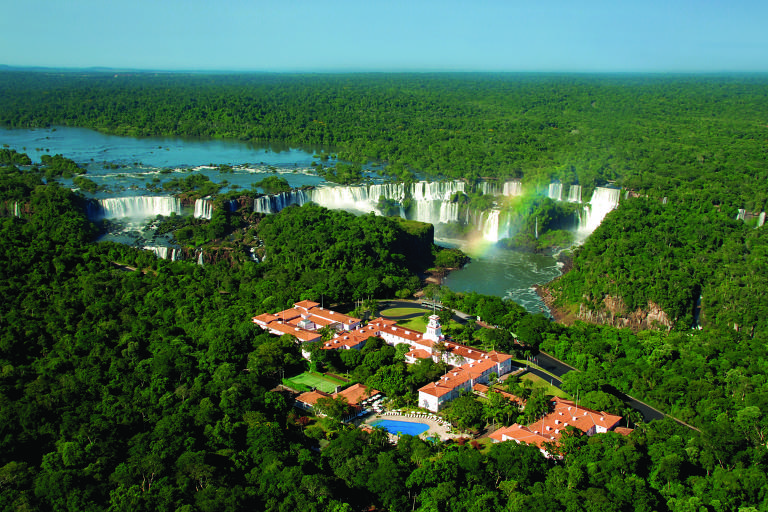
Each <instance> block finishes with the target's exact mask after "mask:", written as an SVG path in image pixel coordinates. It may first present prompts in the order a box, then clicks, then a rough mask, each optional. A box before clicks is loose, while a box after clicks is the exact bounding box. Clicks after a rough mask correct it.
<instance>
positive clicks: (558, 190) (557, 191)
mask: <svg viewBox="0 0 768 512" xmlns="http://www.w3.org/2000/svg"><path fill="white" fill-rule="evenodd" d="M547 197H549V198H550V199H554V200H555V201H562V199H563V184H562V183H550V184H549V191H548V192H547Z"/></svg>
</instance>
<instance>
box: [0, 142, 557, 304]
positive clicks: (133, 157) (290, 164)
mask: <svg viewBox="0 0 768 512" xmlns="http://www.w3.org/2000/svg"><path fill="white" fill-rule="evenodd" d="M0 144H2V146H3V147H7V148H11V149H15V150H16V151H19V152H23V153H26V154H28V155H29V156H30V158H31V159H32V160H33V162H40V157H41V156H42V155H43V154H49V155H55V154H61V155H63V156H65V157H67V158H71V159H72V160H74V161H75V162H77V163H78V164H81V165H84V166H86V168H87V174H86V177H88V178H89V179H91V180H93V181H95V182H96V183H98V184H99V185H103V186H104V187H105V188H106V190H105V191H102V192H99V193H98V194H96V195H95V196H94V197H96V198H99V199H102V198H105V197H119V196H125V195H157V194H158V193H162V192H161V191H162V187H161V186H159V185H161V184H162V182H163V181H166V180H168V179H171V178H176V177H180V176H184V175H189V174H190V173H203V174H205V175H206V176H208V177H209V178H210V179H211V180H212V181H215V182H217V183H221V182H223V181H226V182H227V183H228V184H229V185H228V186H227V187H226V188H225V189H224V191H226V190H232V189H234V188H235V187H239V188H241V189H250V188H251V185H252V184H253V183H254V182H256V181H259V180H261V179H263V178H264V177H266V176H271V175H280V176H282V177H285V178H286V179H287V180H288V182H289V183H290V184H291V185H292V186H294V187H298V186H302V185H314V186H333V185H332V184H330V183H326V182H325V181H324V180H323V179H322V178H320V177H318V176H317V175H316V174H314V173H313V171H312V169H313V168H312V162H317V163H320V160H319V159H318V158H317V156H316V155H317V154H318V152H319V151H321V150H325V151H326V152H329V148H300V147H288V146H282V147H281V146H276V145H269V146H257V145H253V144H246V143H242V142H237V141H226V140H202V139H188V138H175V137H162V138H155V137H149V138H135V137H118V136H112V135H105V134H102V133H99V132H95V131H92V130H87V129H83V128H69V127H58V128H50V129H16V130H8V129H1V128H0ZM218 164H228V165H232V166H236V168H235V170H234V171H233V172H227V173H221V172H219V171H218V170H217V169H215V168H213V166H214V165H218ZM116 166H117V168H115V167H116ZM64 183H65V184H71V182H67V181H66V180H64ZM86 195H88V194H86ZM437 242H438V243H439V244H443V245H449V246H459V247H461V248H462V249H463V250H465V251H466V252H467V253H468V254H469V255H470V256H471V257H472V262H471V263H469V264H468V265H467V266H466V267H465V268H464V269H462V270H459V271H456V272H453V273H451V274H450V275H449V276H448V277H447V278H446V279H445V283H444V284H446V285H447V286H448V287H449V288H451V289H452V290H454V291H461V292H468V291H476V292H478V293H483V294H487V295H496V296H499V297H505V298H509V299H511V300H514V301H515V302H517V303H519V304H520V305H522V306H523V307H525V308H526V309H527V310H528V311H531V312H533V313H539V312H542V311H544V312H547V310H546V306H544V303H543V302H542V301H541V299H540V298H539V297H538V295H536V293H535V291H534V290H533V288H532V287H533V285H535V284H544V283H547V282H549V281H551V280H552V279H554V278H555V277H557V276H559V275H560V267H559V266H558V264H557V262H556V261H555V260H554V258H551V257H548V256H542V255H535V254H528V253H520V252H514V251H508V250H502V249H498V248H496V247H494V246H492V245H488V244H485V245H483V246H470V245H468V244H464V243H462V242H457V241H455V240H437Z"/></svg>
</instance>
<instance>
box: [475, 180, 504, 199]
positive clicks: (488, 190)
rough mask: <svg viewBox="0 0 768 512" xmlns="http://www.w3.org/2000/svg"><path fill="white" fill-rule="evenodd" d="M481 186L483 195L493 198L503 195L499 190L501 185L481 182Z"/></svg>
mask: <svg viewBox="0 0 768 512" xmlns="http://www.w3.org/2000/svg"><path fill="white" fill-rule="evenodd" d="M479 185H480V191H481V192H482V193H483V195H491V196H499V195H501V191H500V190H499V185H498V184H497V183H496V182H492V181H481V182H480V183H479Z"/></svg>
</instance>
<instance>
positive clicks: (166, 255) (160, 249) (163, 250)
mask: <svg viewBox="0 0 768 512" xmlns="http://www.w3.org/2000/svg"><path fill="white" fill-rule="evenodd" d="M144 250H146V251H152V252H153V253H155V256H157V257H158V258H160V259H162V260H171V261H179V260H180V259H181V250H180V249H177V248H176V247H165V246H158V245H146V246H144Z"/></svg>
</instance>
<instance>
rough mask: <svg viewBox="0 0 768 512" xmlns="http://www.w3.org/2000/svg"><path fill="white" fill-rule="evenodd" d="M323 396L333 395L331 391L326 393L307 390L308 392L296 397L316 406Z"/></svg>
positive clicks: (330, 396)
mask: <svg viewBox="0 0 768 512" xmlns="http://www.w3.org/2000/svg"><path fill="white" fill-rule="evenodd" d="M321 398H332V395H331V394H329V393H324V392H322V391H319V390H315V391H307V392H306V393H302V394H300V395H299V396H297V397H296V400H298V401H299V402H304V403H305V404H307V405H311V406H312V407H314V406H315V404H316V403H317V401H318V400H320V399H321Z"/></svg>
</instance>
